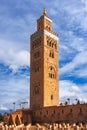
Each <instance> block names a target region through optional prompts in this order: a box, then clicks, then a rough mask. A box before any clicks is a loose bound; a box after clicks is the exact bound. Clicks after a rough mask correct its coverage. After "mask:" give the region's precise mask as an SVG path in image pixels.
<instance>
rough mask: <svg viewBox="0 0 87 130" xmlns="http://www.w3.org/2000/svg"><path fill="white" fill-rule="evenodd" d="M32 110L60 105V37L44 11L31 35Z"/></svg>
mask: <svg viewBox="0 0 87 130" xmlns="http://www.w3.org/2000/svg"><path fill="white" fill-rule="evenodd" d="M30 67H31V69H30V108H32V109H37V108H42V107H47V106H57V105H59V85H58V83H59V80H58V35H57V34H56V33H54V32H53V31H52V20H51V19H50V18H49V17H48V16H47V13H46V9H44V11H43V14H42V16H41V17H40V18H39V19H38V20H37V31H36V32H35V33H34V34H32V35H31V52H30Z"/></svg>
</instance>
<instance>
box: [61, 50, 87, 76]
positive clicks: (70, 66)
mask: <svg viewBox="0 0 87 130" xmlns="http://www.w3.org/2000/svg"><path fill="white" fill-rule="evenodd" d="M86 57H87V52H81V53H78V54H77V55H76V56H75V57H74V58H73V60H72V61H71V62H70V63H67V64H66V65H64V66H63V67H62V68H60V74H61V75H63V74H66V73H69V74H70V73H74V72H73V71H74V69H76V68H78V69H79V68H80V67H81V66H82V65H85V64H87V58H86ZM84 69H85V68H84ZM82 70H83V68H82Z"/></svg>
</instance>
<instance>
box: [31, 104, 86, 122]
mask: <svg viewBox="0 0 87 130" xmlns="http://www.w3.org/2000/svg"><path fill="white" fill-rule="evenodd" d="M32 119H33V120H32V121H33V122H40V123H45V122H46V123H47V122H48V123H50V122H57V123H60V122H65V123H68V122H69V123H74V122H75V123H76V122H77V123H78V122H87V104H78V105H66V106H58V107H56V106H54V107H45V108H42V109H38V110H35V111H33V118H32Z"/></svg>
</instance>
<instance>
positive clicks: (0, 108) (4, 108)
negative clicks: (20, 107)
mask: <svg viewBox="0 0 87 130" xmlns="http://www.w3.org/2000/svg"><path fill="white" fill-rule="evenodd" d="M0 110H8V108H7V107H5V106H3V105H1V106H0Z"/></svg>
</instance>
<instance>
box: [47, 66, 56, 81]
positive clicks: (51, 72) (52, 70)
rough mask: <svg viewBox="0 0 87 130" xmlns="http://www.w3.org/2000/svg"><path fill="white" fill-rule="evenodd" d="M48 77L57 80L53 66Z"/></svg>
mask: <svg viewBox="0 0 87 130" xmlns="http://www.w3.org/2000/svg"><path fill="white" fill-rule="evenodd" d="M48 76H49V78H52V79H55V78H56V73H55V68H54V67H53V66H50V67H49V69H48Z"/></svg>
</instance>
